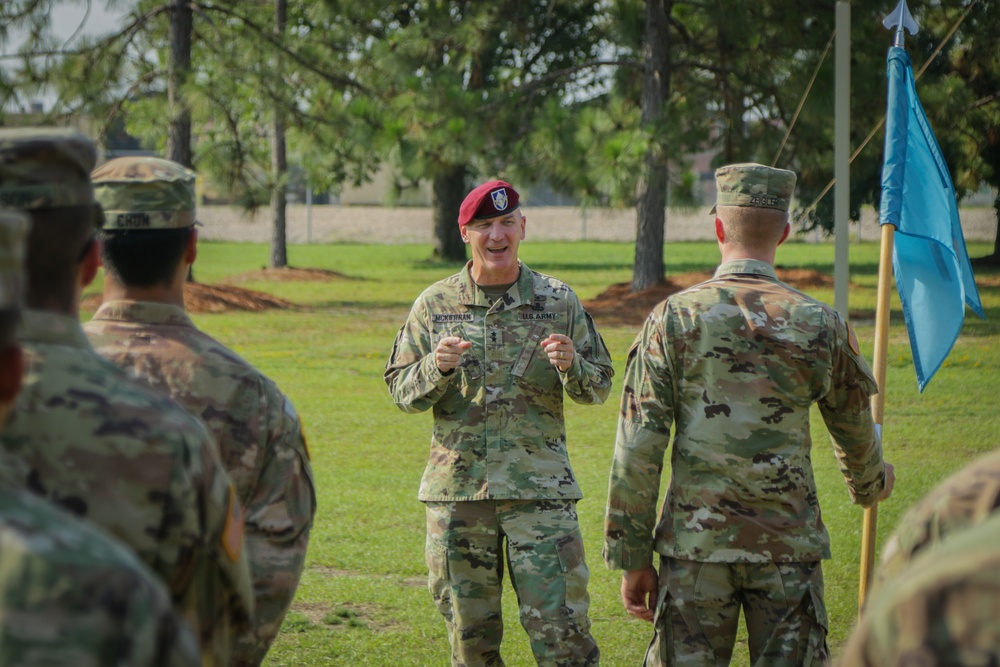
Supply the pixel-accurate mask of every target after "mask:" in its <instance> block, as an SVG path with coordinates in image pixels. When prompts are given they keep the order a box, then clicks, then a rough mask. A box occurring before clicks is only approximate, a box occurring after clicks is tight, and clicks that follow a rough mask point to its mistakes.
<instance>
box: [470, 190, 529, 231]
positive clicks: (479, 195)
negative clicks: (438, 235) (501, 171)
mask: <svg viewBox="0 0 1000 667" xmlns="http://www.w3.org/2000/svg"><path fill="white" fill-rule="evenodd" d="M520 201H521V196H520V195H518V194H517V190H515V189H514V187H513V186H512V185H511V184H510V183H507V182H505V181H487V182H486V183H483V184H482V185H480V186H478V187H477V188H476V189H475V190H473V191H472V192H470V193H469V194H467V195H465V199H464V200H463V201H462V206H461V207H459V209H458V226H459V227H464V226H466V225H467V224H469V222H471V221H472V220H483V219H486V218H495V217H496V216H498V215H503V214H504V213H507V212H508V211H513V210H514V209H515V208H517V204H518V202H520Z"/></svg>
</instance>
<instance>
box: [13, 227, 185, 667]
mask: <svg viewBox="0 0 1000 667" xmlns="http://www.w3.org/2000/svg"><path fill="white" fill-rule="evenodd" d="M28 226H29V221H28V217H27V216H25V215H24V214H21V213H17V212H14V211H11V210H5V209H0V430H2V428H3V423H4V420H5V417H6V414H7V410H8V409H9V408H10V406H11V404H12V403H13V402H14V399H15V398H16V395H17V392H18V390H19V388H20V385H21V374H22V354H21V348H20V345H19V344H18V343H17V341H16V338H15V329H16V325H17V320H18V318H19V317H20V311H21V302H22V286H23V282H24V280H23V260H24V240H25V239H24V237H25V235H26V233H27V231H28ZM0 458H2V456H0ZM9 473H10V471H9V470H8V467H7V466H5V465H0V664H3V665H21V666H23V667H30V666H32V665H39V666H41V665H55V664H74V665H96V664H112V663H113V664H116V665H123V666H128V667H140V666H149V667H152V666H154V665H163V666H167V665H170V666H171V667H174V666H175V667H184V666H188V665H192V664H195V663H196V662H197V661H198V659H199V658H198V645H197V642H196V641H195V639H194V635H193V634H192V633H191V630H190V628H188V627H187V625H186V624H185V623H184V621H183V620H182V619H181V617H180V616H179V615H178V614H177V613H176V612H175V611H174V608H173V604H172V602H171V600H170V597H169V596H168V595H167V591H166V589H165V588H164V586H163V583H162V582H160V581H159V579H158V578H157V577H156V576H155V575H154V574H153V573H152V572H150V571H149V569H148V568H147V567H146V566H145V565H143V564H142V563H141V562H140V561H139V560H138V559H137V558H136V557H135V555H134V554H132V553H131V552H130V551H129V550H128V549H127V548H125V547H124V546H123V545H122V544H120V543H119V542H118V541H117V540H115V539H113V538H111V537H109V536H107V535H105V534H104V533H102V532H100V531H99V530H98V529H97V528H95V527H93V526H92V525H90V524H88V523H87V522H84V521H80V520H79V519H77V518H75V517H72V516H70V515H69V514H67V513H65V512H63V511H62V510H60V509H58V508H57V507H55V506H54V505H53V504H52V503H49V502H48V501H45V500H42V499H40V498H37V497H36V496H34V495H33V494H31V493H29V492H28V491H25V490H24V489H21V488H18V487H17V485H16V483H15V484H11V483H10V482H9V481H8V480H7V479H6V477H7V476H8V475H9ZM15 482H16V480H15Z"/></svg>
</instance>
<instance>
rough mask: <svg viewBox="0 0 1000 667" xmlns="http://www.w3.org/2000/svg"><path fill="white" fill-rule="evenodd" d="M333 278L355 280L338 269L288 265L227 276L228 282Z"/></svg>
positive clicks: (297, 280) (325, 279)
mask: <svg viewBox="0 0 1000 667" xmlns="http://www.w3.org/2000/svg"><path fill="white" fill-rule="evenodd" d="M333 280H355V278H351V277H350V276H345V275H344V274H343V273H340V272H338V271H330V270H327V269H309V268H305V269H300V268H297V267H292V266H286V267H284V268H281V269H270V268H262V269H261V270H260V271H250V272H249V273H242V274H240V275H238V276H231V277H229V278H226V282H228V283H245V282H254V281H256V282H303V283H306V282H330V281H333Z"/></svg>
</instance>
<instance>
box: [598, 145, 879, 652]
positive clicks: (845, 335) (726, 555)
mask: <svg viewBox="0 0 1000 667" xmlns="http://www.w3.org/2000/svg"><path fill="white" fill-rule="evenodd" d="M716 185H717V188H718V198H717V200H716V208H715V209H713V213H714V214H715V233H716V237H717V238H718V241H719V249H720V252H721V255H722V263H721V264H720V265H719V267H718V269H717V270H716V272H715V276H714V277H713V278H712V279H711V280H708V281H706V282H704V283H701V284H699V285H695V286H694V287H692V288H690V289H687V290H684V291H683V292H680V293H678V294H675V295H673V296H671V297H670V298H668V299H667V300H666V301H664V302H662V303H660V304H659V305H657V306H656V307H655V308H654V309H653V311H652V313H651V315H650V316H649V318H648V319H647V320H646V324H645V326H644V328H643V330H642V332H641V333H640V334H639V335H638V337H637V338H636V340H635V342H634V343H633V344H632V347H631V348H630V350H629V354H628V360H627V363H626V370H625V383H624V387H623V390H622V400H621V412H620V417H619V422H618V436H617V441H616V444H615V458H614V463H613V465H612V469H611V481H610V490H609V497H608V506H607V516H606V526H605V548H604V558H605V561H606V563H607V565H608V566H609V567H611V568H614V569H621V570H624V571H625V572H624V575H623V578H622V602H623V604H624V606H625V609H626V611H628V612H629V613H630V614H633V615H634V616H637V617H639V618H642V619H645V620H648V621H653V622H654V623H655V626H654V632H655V634H654V637H653V640H652V642H651V644H650V646H649V649H648V650H647V652H646V659H645V664H646V665H647V666H654V665H675V664H676V665H687V664H690V665H695V664H698V665H703V664H711V665H724V664H728V662H729V660H730V658H731V656H732V651H733V644H734V641H735V638H736V628H737V624H738V621H739V615H740V608H741V607H742V609H743V613H744V616H745V619H746V625H747V629H748V637H749V649H750V661H751V662H752V663H753V664H782V665H809V664H813V665H816V664H822V663H823V662H824V661H825V660H826V659H827V658H828V651H827V646H826V631H827V621H826V610H825V608H824V606H823V576H822V569H821V565H820V563H821V561H822V560H823V559H826V558H829V557H830V540H829V536H828V534H827V532H826V528H825V527H824V525H823V522H822V519H821V517H820V508H819V504H818V501H817V496H816V484H815V481H814V479H813V473H812V464H811V462H810V449H811V442H810V436H809V409H810V406H811V405H812V404H813V403H817V404H818V406H819V409H820V413H821V414H822V415H823V420H824V422H825V423H826V426H827V428H828V430H829V431H830V434H831V435H832V436H833V446H834V449H835V450H836V453H837V457H838V459H839V460H840V463H841V472H842V473H843V475H844V478H845V480H846V482H847V486H848V489H849V491H850V494H851V498H852V499H853V500H854V502H856V503H860V504H861V505H864V506H869V505H872V504H873V503H875V502H877V501H878V500H880V499H884V498H887V497H888V496H889V493H890V492H891V490H892V484H893V479H894V478H893V472H892V466H890V465H889V464H886V463H884V462H883V460H882V448H881V443H880V440H879V438H878V436H877V434H876V431H875V425H874V423H873V420H872V416H871V408H870V397H871V395H872V394H873V393H875V391H876V385H875V381H874V379H873V378H872V375H871V372H870V371H869V369H868V365H867V363H865V360H864V358H863V357H862V356H861V355H860V354H859V352H858V346H857V340H856V338H855V337H854V334H853V333H852V332H851V331H850V329H849V327H848V326H847V323H846V322H845V321H844V320H843V319H842V318H841V317H840V315H838V314H837V312H836V311H835V310H833V309H832V308H830V307H829V306H827V305H825V304H822V303H820V302H818V301H816V300H815V299H812V298H810V297H808V296H806V295H805V294H802V293H801V292H798V291H796V290H794V289H792V288H791V287H789V286H788V285H785V284H784V283H782V282H781V281H779V280H778V277H777V275H776V274H775V270H774V257H775V253H776V250H777V248H778V246H779V245H780V244H781V243H782V242H783V241H784V240H785V239H786V238H787V236H788V233H789V231H790V226H789V223H788V208H789V204H790V201H791V198H792V193H793V191H794V188H795V174H794V173H793V172H790V171H786V170H784V169H775V168H772V167H766V166H764V165H759V164H735V165H730V166H727V167H722V168H720V169H719V170H717V171H716ZM671 428H674V429H675V435H674V442H673V451H672V454H671V459H670V462H671V468H670V470H671V474H670V486H669V489H668V491H667V496H666V499H665V500H664V504H663V508H662V512H661V514H660V518H659V521H657V495H658V490H659V487H660V474H661V471H662V469H663V459H664V455H665V453H666V451H667V449H668V447H669V444H670V431H671ZM654 551H655V552H656V553H658V554H659V555H660V571H659V576H657V572H656V569H655V568H654V567H653V553H654Z"/></svg>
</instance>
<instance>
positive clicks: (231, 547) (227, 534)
mask: <svg viewBox="0 0 1000 667" xmlns="http://www.w3.org/2000/svg"><path fill="white" fill-rule="evenodd" d="M222 549H223V550H224V551H225V552H226V555H227V556H229V559H230V560H233V561H235V560H236V559H237V558H239V557H240V551H242V549H243V510H242V509H240V503H239V501H238V500H237V499H236V489H235V488H233V485H232V484H230V485H229V508H228V509H227V510H226V525H225V527H223V529H222Z"/></svg>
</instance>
